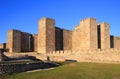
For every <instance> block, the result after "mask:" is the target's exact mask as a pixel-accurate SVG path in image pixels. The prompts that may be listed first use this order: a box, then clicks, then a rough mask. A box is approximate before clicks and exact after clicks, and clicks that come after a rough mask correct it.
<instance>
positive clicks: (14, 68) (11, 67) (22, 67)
mask: <svg viewBox="0 0 120 79" xmlns="http://www.w3.org/2000/svg"><path fill="white" fill-rule="evenodd" d="M54 66H55V64H51V63H44V62H36V63H24V64H22V63H21V64H20V63H19V64H10V63H8V64H0V74H6V73H7V74H12V73H18V72H23V71H29V70H34V69H43V68H49V67H54Z"/></svg>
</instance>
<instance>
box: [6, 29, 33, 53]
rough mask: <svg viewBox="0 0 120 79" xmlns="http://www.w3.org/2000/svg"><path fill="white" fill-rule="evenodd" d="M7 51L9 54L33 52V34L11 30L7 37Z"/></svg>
mask: <svg viewBox="0 0 120 79" xmlns="http://www.w3.org/2000/svg"><path fill="white" fill-rule="evenodd" d="M7 36H8V37H7V38H8V39H7V49H9V52H29V51H33V50H34V48H33V47H32V46H34V44H33V43H34V42H33V41H34V40H33V36H32V34H29V33H26V32H21V31H19V30H14V29H13V30H9V31H8V35H7Z"/></svg>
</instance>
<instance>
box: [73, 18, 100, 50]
mask: <svg viewBox="0 0 120 79" xmlns="http://www.w3.org/2000/svg"><path fill="white" fill-rule="evenodd" d="M97 43H98V41H97V22H96V19H93V18H87V19H84V20H81V21H80V24H79V25H78V26H76V27H75V28H74V30H73V34H72V48H73V50H78V49H97V48H98V44H97Z"/></svg>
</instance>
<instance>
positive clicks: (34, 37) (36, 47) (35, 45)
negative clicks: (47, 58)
mask: <svg viewBox="0 0 120 79" xmlns="http://www.w3.org/2000/svg"><path fill="white" fill-rule="evenodd" d="M32 48H33V51H35V52H37V49H38V35H37V34H33V46H32Z"/></svg>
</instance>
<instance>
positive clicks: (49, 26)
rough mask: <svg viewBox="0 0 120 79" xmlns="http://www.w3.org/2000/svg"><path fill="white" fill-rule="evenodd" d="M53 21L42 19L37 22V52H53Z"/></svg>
mask: <svg viewBox="0 0 120 79" xmlns="http://www.w3.org/2000/svg"><path fill="white" fill-rule="evenodd" d="M54 26H55V21H54V19H51V18H42V19H40V20H39V22H38V52H39V53H49V52H51V51H55V27H54Z"/></svg>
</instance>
